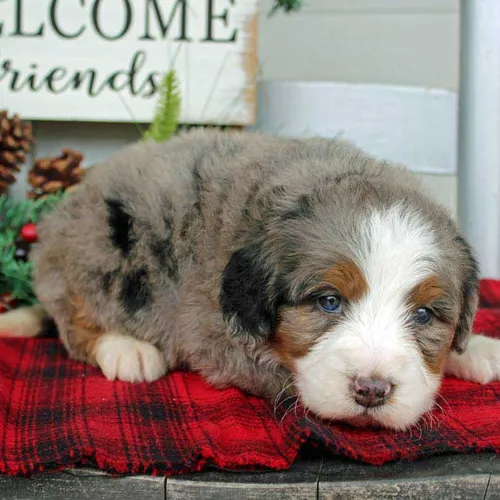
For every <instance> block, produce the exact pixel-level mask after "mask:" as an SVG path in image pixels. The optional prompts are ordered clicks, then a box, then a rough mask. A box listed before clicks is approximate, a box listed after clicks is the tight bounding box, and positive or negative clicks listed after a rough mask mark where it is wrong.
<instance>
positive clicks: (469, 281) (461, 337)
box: [452, 235, 479, 353]
mask: <svg viewBox="0 0 500 500" xmlns="http://www.w3.org/2000/svg"><path fill="white" fill-rule="evenodd" d="M455 241H456V243H457V244H458V245H459V247H460V249H461V251H462V252H463V254H464V255H465V257H466V259H467V264H468V268H467V271H466V275H465V277H464V280H463V282H462V310H461V311H460V318H459V321H458V326H457V329H456V331H455V336H454V338H453V344H452V347H453V349H455V351H457V352H458V353H461V352H463V350H464V348H465V346H466V345H467V339H468V337H469V334H470V330H471V326H472V321H473V319H474V314H475V309H476V302H477V293H478V286H479V265H478V262H477V260H476V258H475V256H474V252H473V250H472V248H471V246H470V245H469V243H468V242H467V241H466V240H465V238H463V237H462V236H460V235H459V236H457V237H456V238H455Z"/></svg>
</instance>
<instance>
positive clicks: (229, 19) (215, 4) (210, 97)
mask: <svg viewBox="0 0 500 500" xmlns="http://www.w3.org/2000/svg"><path fill="white" fill-rule="evenodd" d="M258 1H259V0H238V2H234V1H227V0H224V1H222V0H207V1H203V2H201V1H200V0H173V1H168V2H165V1H161V0H144V1H134V0H110V1H106V2H103V1H97V0H94V1H89V2H78V1H68V2H54V1H49V0H22V1H14V0H9V1H2V2H0V44H1V47H2V52H1V54H0V68H1V70H0V108H3V107H8V108H9V110H11V111H12V112H17V113H19V114H21V115H22V116H23V117H24V118H26V119H33V120H35V119H38V120H71V121H85V120H87V121H103V122H149V121H151V119H152V117H153V114H154V110H155V105H156V101H157V100H156V98H155V97H156V95H157V90H158V86H159V84H160V82H161V78H162V75H163V74H164V73H165V72H166V71H168V70H169V69H171V68H175V69H176V71H177V76H178V78H179V81H180V91H181V94H182V112H181V121H182V122H184V123H209V124H232V125H249V124H252V123H253V121H254V119H255V82H256V78H257V76H256V73H257V63H256V58H257V51H256V37H257V30H256V20H257V17H258V11H259V4H258Z"/></svg>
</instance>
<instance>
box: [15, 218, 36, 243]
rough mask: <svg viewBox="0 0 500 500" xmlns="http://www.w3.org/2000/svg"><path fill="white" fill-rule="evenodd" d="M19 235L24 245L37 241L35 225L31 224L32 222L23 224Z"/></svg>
mask: <svg viewBox="0 0 500 500" xmlns="http://www.w3.org/2000/svg"><path fill="white" fill-rule="evenodd" d="M19 234H20V235H21V238H22V239H23V240H24V241H25V242H26V243H35V241H37V240H38V232H37V230H36V225H35V224H33V222H28V223H27V224H24V226H23V227H22V228H21V231H20V233H19Z"/></svg>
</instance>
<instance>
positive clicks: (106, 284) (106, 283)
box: [101, 271, 118, 293]
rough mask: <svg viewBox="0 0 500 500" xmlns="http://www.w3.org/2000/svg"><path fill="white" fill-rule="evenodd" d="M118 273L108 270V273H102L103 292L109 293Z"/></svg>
mask: <svg viewBox="0 0 500 500" xmlns="http://www.w3.org/2000/svg"><path fill="white" fill-rule="evenodd" d="M117 275H118V271H110V272H108V273H104V274H103V276H102V278H101V280H102V288H103V290H104V291H105V292H107V293H110V292H111V288H112V287H113V283H114V281H115V279H116V277H117Z"/></svg>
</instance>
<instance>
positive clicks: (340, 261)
mask: <svg viewBox="0 0 500 500" xmlns="http://www.w3.org/2000/svg"><path fill="white" fill-rule="evenodd" d="M346 205H347V206H346ZM332 208H335V207H332V206H329V207H327V206H324V205H323V206H320V207H319V208H318V209H317V210H315V211H314V213H313V214H312V216H307V217H302V216H300V217H298V218H295V219H294V220H292V221H290V220H286V221H282V224H280V225H279V227H278V226H276V227H275V228H274V229H270V230H269V231H268V238H269V241H270V242H269V241H268V242H267V244H266V243H263V247H264V248H265V250H262V251H263V252H264V253H266V255H267V261H266V260H263V259H262V256H255V255H254V256H253V257H252V258H251V259H250V261H252V262H253V266H254V267H253V269H254V270H255V269H256V268H257V269H258V271H257V273H258V275H259V281H258V283H259V285H258V287H260V288H261V289H262V288H265V289H266V290H265V292H264V296H265V297H266V299H262V301H260V302H259V300H260V299H257V296H259V297H262V296H261V295H260V294H259V293H258V291H257V289H255V290H253V291H252V290H248V291H247V293H248V294H249V295H251V294H252V293H253V294H254V296H255V298H256V300H255V303H254V305H256V308H254V309H253V310H252V311H250V314H253V319H254V320H255V315H257V316H259V315H260V317H261V318H262V317H265V322H264V323H262V322H261V323H259V324H260V325H261V326H262V325H264V327H263V330H262V331H261V332H260V335H262V332H263V331H266V330H268V334H267V337H266V341H267V342H268V343H269V345H270V346H271V348H272V350H273V351H274V352H275V354H276V356H277V357H278V358H279V360H280V362H281V363H282V364H283V365H285V366H286V367H287V368H288V369H289V370H290V372H291V373H292V374H293V377H294V385H295V390H296V393H297V395H298V397H299V399H300V400H301V402H302V403H303V404H304V406H306V407H307V408H309V409H310V410H311V411H312V412H314V413H315V414H317V415H318V416H319V417H322V418H325V419H332V420H341V421H347V422H350V423H352V424H353V425H378V426H384V427H389V428H394V429H404V428H406V427H408V426H409V425H411V424H413V423H415V422H416V421H417V420H418V419H419V418H420V417H421V416H422V414H424V413H425V412H426V411H428V410H429V409H431V407H432V406H433V404H434V401H435V397H436V393H437V391H438V389H439V386H440V382H441V379H442V375H443V370H444V364H445V362H446V358H447V355H448V353H449V351H450V349H457V350H460V349H462V348H463V347H464V345H465V343H466V341H467V336H468V334H469V330H470V324H471V322H472V318H473V314H474V311H475V307H476V301H477V294H476V281H477V276H476V269H475V263H474V260H473V258H472V256H471V254H470V250H469V248H468V247H467V245H466V244H465V243H464V242H463V240H462V239H461V238H460V237H459V236H457V235H456V233H455V232H454V231H455V230H454V226H453V224H451V222H450V221H449V220H447V219H446V218H444V219H443V218H442V217H441V215H442V214H441V213H440V212H439V213H438V214H436V213H433V212H432V211H431V212H426V211H425V210H423V211H420V210H419V209H418V203H417V204H416V205H415V206H411V204H410V205H409V206H405V205H404V204H400V203H398V202H395V203H394V204H390V203H389V204H384V205H379V206H374V207H370V209H369V210H360V209H359V207H357V206H355V204H354V205H351V206H350V208H349V203H344V206H343V207H342V208H341V207H340V206H339V207H338V209H339V210H338V211H337V212H335V211H334V210H333V211H331V209H332ZM310 215H311V214H310ZM284 235H286V236H284ZM273 251H274V252H275V255H276V260H275V262H274V263H269V259H270V256H271V255H272V254H273ZM254 253H255V250H254ZM252 259H253V260H252ZM230 264H231V263H230ZM255 266H256V267H255ZM229 267H230V266H228V268H229ZM252 272H253V271H252ZM251 275H252V273H249V274H247V275H246V277H245V279H246V280H247V283H251V282H252V279H251ZM239 282H240V287H241V286H242V285H241V283H242V282H243V280H242V279H240V280H239ZM243 286H245V285H243ZM227 312H230V311H227V310H226V313H227ZM233 312H236V311H233ZM247 313H249V312H248V311H247ZM244 316H245V314H243V317H242V316H241V315H240V316H238V314H236V316H234V317H233V319H234V320H235V321H236V323H238V317H239V318H240V319H241V318H243V323H239V325H240V327H241V326H242V325H243V328H245V318H244ZM249 324H250V323H247V329H248V325H249Z"/></svg>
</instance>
